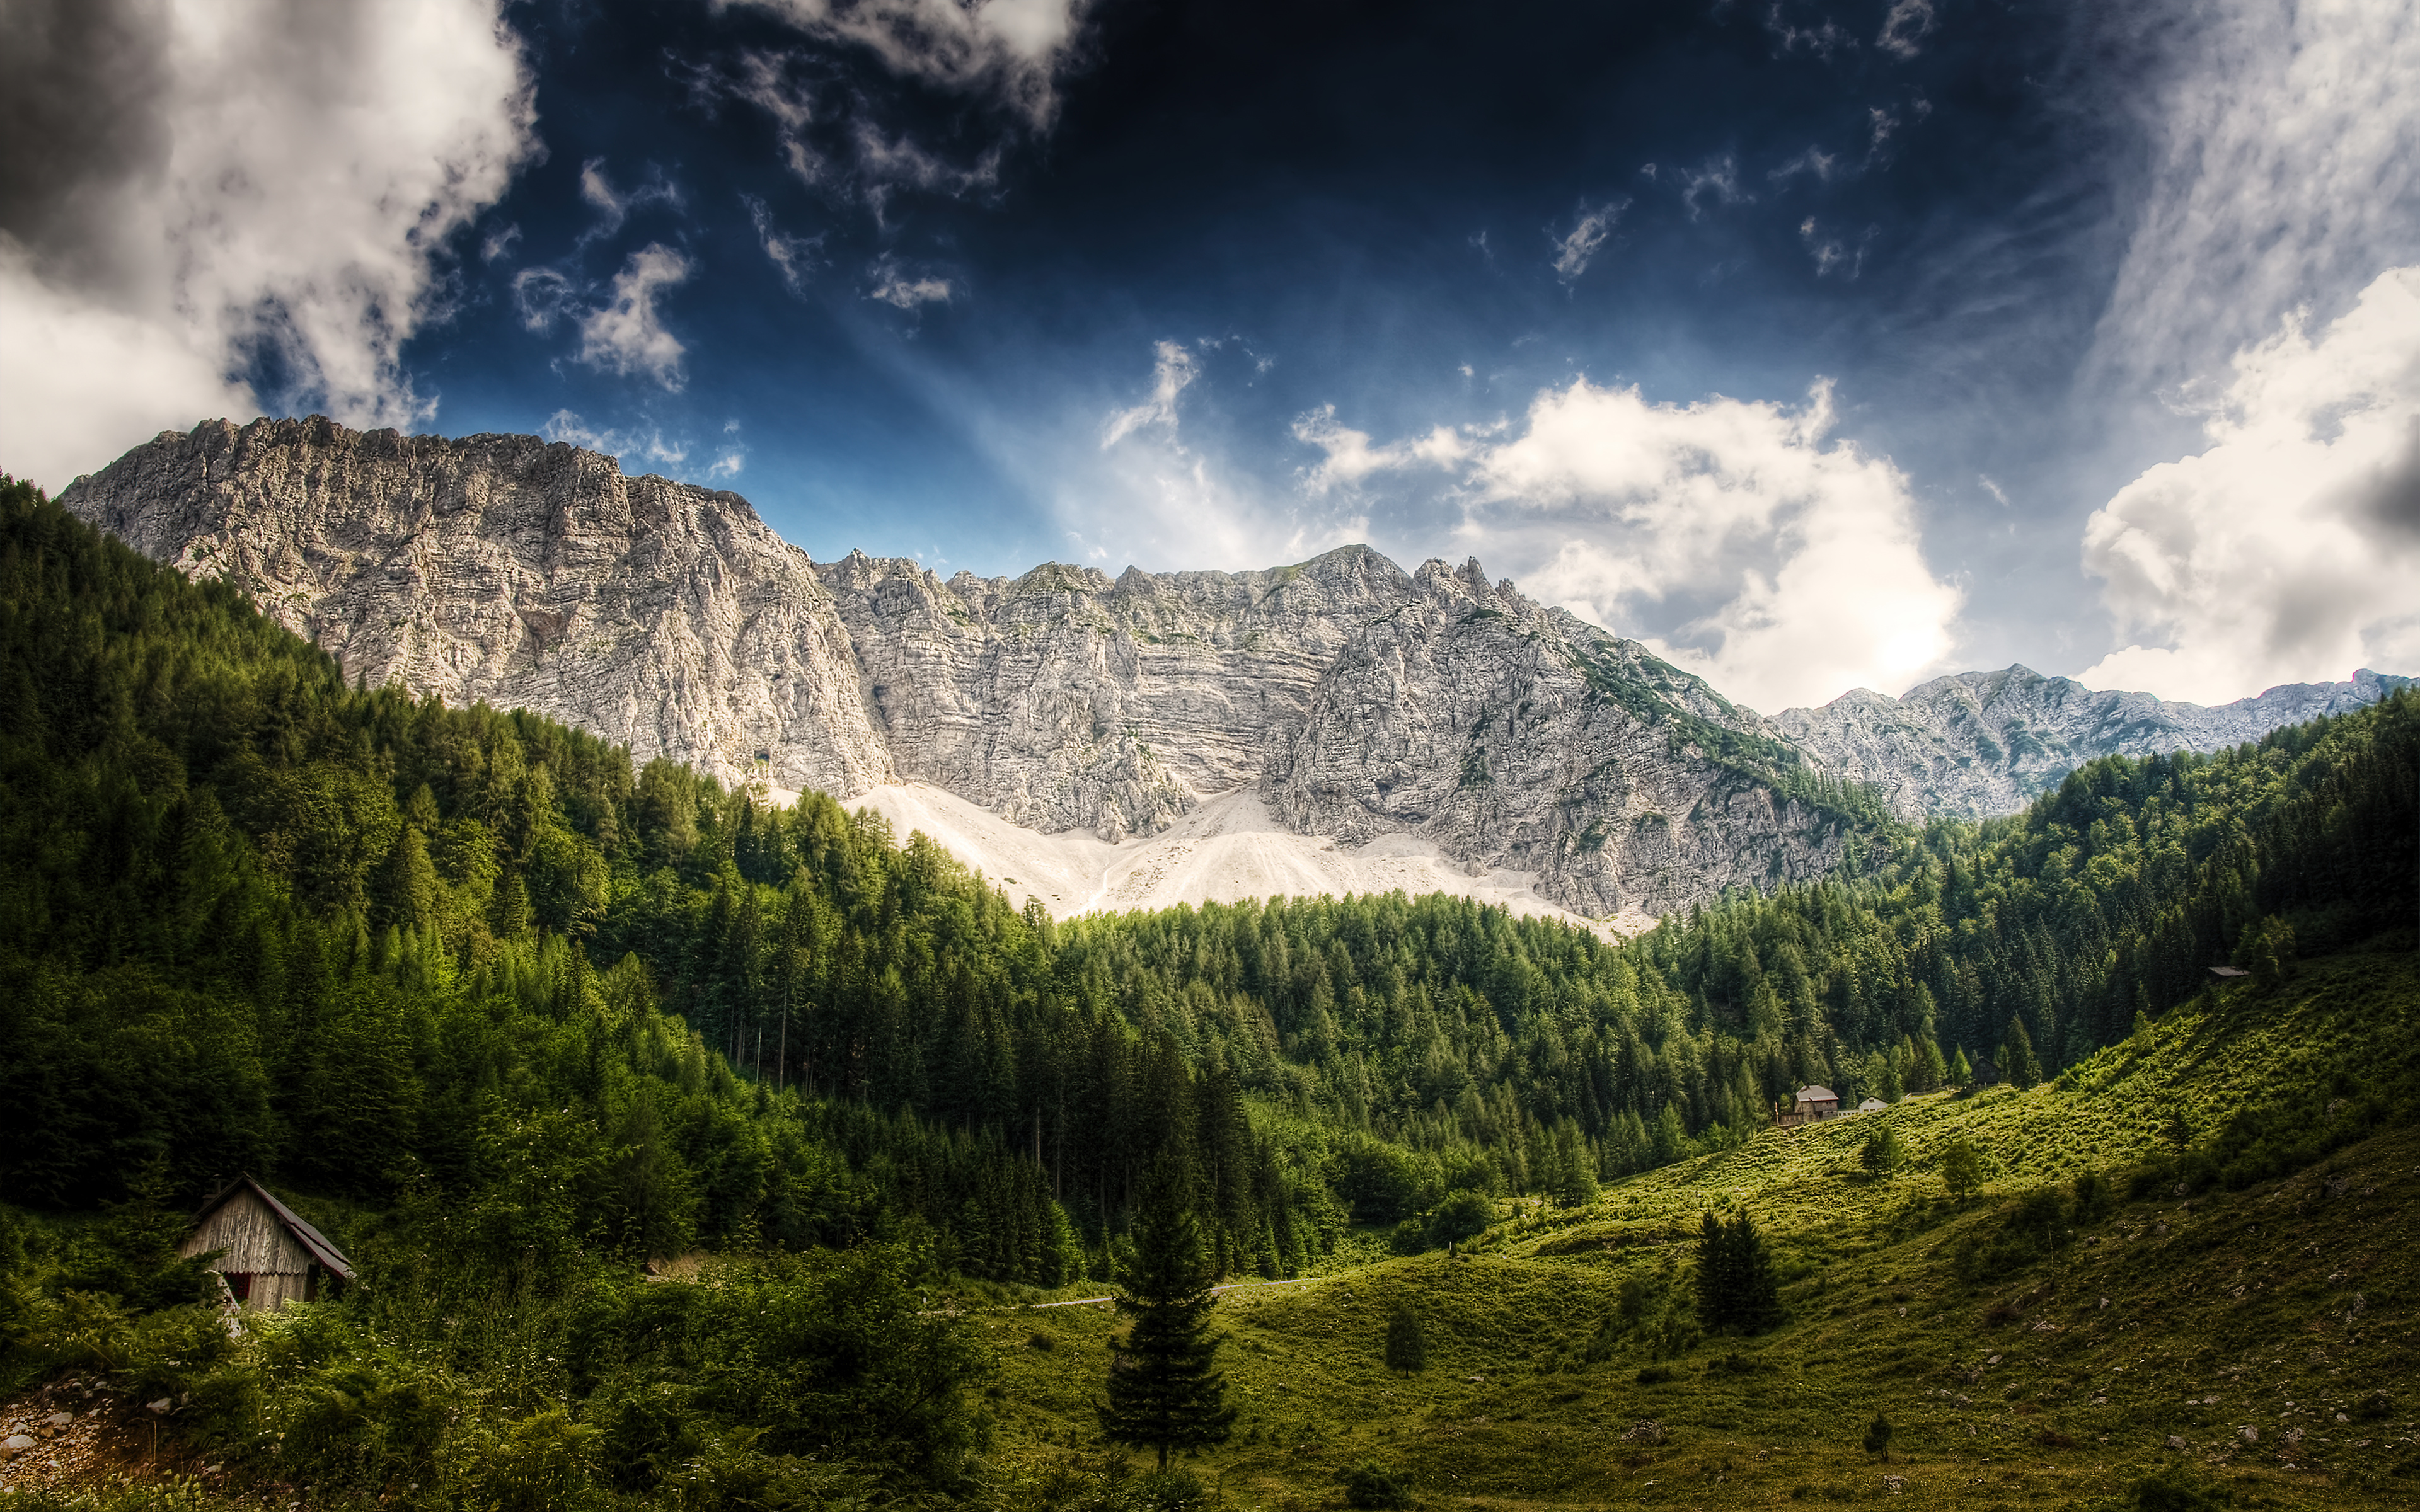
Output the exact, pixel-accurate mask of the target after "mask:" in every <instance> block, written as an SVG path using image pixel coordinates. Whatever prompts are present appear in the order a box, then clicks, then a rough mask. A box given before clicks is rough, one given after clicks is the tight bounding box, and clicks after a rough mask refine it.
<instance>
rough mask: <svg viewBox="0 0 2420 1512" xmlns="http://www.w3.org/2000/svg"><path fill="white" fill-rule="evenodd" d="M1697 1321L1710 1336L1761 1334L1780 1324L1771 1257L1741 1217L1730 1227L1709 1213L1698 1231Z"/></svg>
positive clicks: (1749, 1221) (1760, 1237) (1761, 1239)
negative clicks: (1725, 1331)
mask: <svg viewBox="0 0 2420 1512" xmlns="http://www.w3.org/2000/svg"><path fill="white" fill-rule="evenodd" d="M1697 1287H1698V1320H1699V1323H1701V1324H1702V1325H1703V1326H1704V1327H1705V1329H1706V1331H1707V1332H1708V1333H1710V1334H1711V1333H1714V1332H1716V1331H1719V1330H1722V1329H1726V1328H1734V1329H1737V1330H1739V1331H1740V1332H1741V1333H1743V1334H1761V1333H1762V1332H1764V1331H1765V1330H1766V1329H1768V1328H1771V1327H1772V1326H1773V1325H1774V1324H1776V1323H1777V1322H1779V1321H1781V1294H1780V1287H1779V1285H1778V1283H1776V1281H1775V1279H1774V1274H1773V1254H1772V1252H1771V1251H1770V1250H1769V1249H1767V1248H1766V1247H1765V1242H1764V1236H1763V1235H1762V1234H1761V1233H1759V1232H1757V1228H1756V1224H1755V1221H1754V1220H1753V1219H1751V1218H1749V1217H1748V1215H1747V1214H1746V1213H1745V1212H1743V1213H1741V1214H1740V1215H1739V1216H1738V1217H1736V1218H1733V1219H1731V1220H1730V1221H1729V1222H1728V1223H1727V1222H1725V1221H1723V1220H1722V1219H1720V1218H1717V1217H1715V1216H1714V1214H1713V1213H1712V1212H1708V1213H1707V1214H1706V1216H1705V1219H1704V1221H1703V1222H1702V1223H1701V1224H1700V1225H1699V1229H1698V1275H1697Z"/></svg>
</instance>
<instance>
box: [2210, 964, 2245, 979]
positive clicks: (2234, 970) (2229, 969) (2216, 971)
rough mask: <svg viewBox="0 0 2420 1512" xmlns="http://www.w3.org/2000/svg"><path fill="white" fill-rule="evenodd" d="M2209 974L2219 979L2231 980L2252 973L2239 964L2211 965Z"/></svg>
mask: <svg viewBox="0 0 2420 1512" xmlns="http://www.w3.org/2000/svg"><path fill="white" fill-rule="evenodd" d="M2210 974H2211V976H2213V977H2216V978H2217V979H2218V980H2221V981H2233V980H2235V979H2236V978H2238V977H2248V976H2250V975H2252V973H2250V972H2249V971H2246V970H2244V969H2243V968H2242V967H2241V966H2212V967H2211V968H2210Z"/></svg>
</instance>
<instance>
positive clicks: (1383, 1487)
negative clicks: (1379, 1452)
mask: <svg viewBox="0 0 2420 1512" xmlns="http://www.w3.org/2000/svg"><path fill="white" fill-rule="evenodd" d="M1342 1479H1343V1482H1344V1504H1345V1505H1347V1506H1351V1507H1359V1508H1362V1509H1363V1512H1401V1509H1402V1508H1404V1507H1408V1506H1410V1505H1411V1504H1412V1487H1411V1481H1410V1479H1409V1477H1407V1476H1405V1475H1404V1473H1403V1472H1402V1471H1400V1470H1397V1469H1395V1468H1394V1467H1393V1466H1391V1465H1385V1464H1381V1463H1379V1462H1378V1461H1377V1460H1375V1459H1364V1460H1361V1461H1360V1462H1358V1463H1357V1464H1356V1465H1354V1466H1353V1467H1352V1468H1351V1469H1350V1470H1347V1471H1345V1472H1344V1473H1343V1475H1342Z"/></svg>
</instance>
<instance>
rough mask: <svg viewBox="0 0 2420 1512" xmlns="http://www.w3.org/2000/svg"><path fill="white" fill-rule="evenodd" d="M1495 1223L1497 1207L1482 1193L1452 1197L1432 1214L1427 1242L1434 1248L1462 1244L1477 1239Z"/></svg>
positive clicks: (1448, 1197)
mask: <svg viewBox="0 0 2420 1512" xmlns="http://www.w3.org/2000/svg"><path fill="white" fill-rule="evenodd" d="M1495 1222H1496V1204H1495V1203H1493V1202H1490V1201H1488V1200H1487V1197H1486V1195H1485V1194H1483V1193H1479V1192H1455V1193H1451V1194H1449V1195H1448V1196H1447V1197H1446V1199H1445V1200H1444V1201H1443V1202H1440V1203H1438V1204H1437V1205H1436V1211H1435V1212H1432V1213H1430V1214H1429V1222H1428V1239H1429V1243H1430V1244H1431V1245H1437V1244H1453V1243H1459V1242H1462V1241H1464V1240H1466V1239H1476V1238H1478V1237H1479V1236H1480V1235H1481V1234H1483V1233H1485V1232H1486V1231H1487V1228H1488V1226H1489V1225H1491V1224H1493V1223H1495Z"/></svg>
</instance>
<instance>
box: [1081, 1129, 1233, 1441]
mask: <svg viewBox="0 0 2420 1512" xmlns="http://www.w3.org/2000/svg"><path fill="white" fill-rule="evenodd" d="M1182 1182H1183V1173H1182V1172H1181V1171H1180V1170H1178V1169H1176V1168H1174V1167H1173V1166H1172V1165H1164V1166H1163V1167H1162V1169H1161V1171H1160V1173H1159V1175H1158V1178H1157V1181H1156V1185H1157V1191H1156V1194H1155V1196H1154V1198H1153V1199H1152V1200H1150V1201H1148V1202H1147V1203H1146V1205H1145V1206H1144V1208H1143V1211H1142V1213H1141V1215H1140V1218H1139V1219H1138V1221H1137V1222H1136V1224H1135V1227H1134V1234H1133V1240H1134V1263H1133V1265H1132V1267H1131V1268H1130V1269H1129V1270H1128V1271H1127V1273H1126V1275H1125V1295H1123V1296H1121V1297H1120V1298H1119V1299H1118V1311H1119V1313H1120V1314H1121V1315H1122V1316H1124V1317H1125V1318H1127V1319H1131V1320H1132V1325H1133V1326H1132V1327H1131V1328H1130V1329H1128V1331H1127V1333H1126V1335H1125V1338H1124V1339H1122V1340H1120V1341H1118V1342H1117V1343H1116V1344H1114V1345H1113V1346H1112V1348H1111V1354H1110V1363H1109V1399H1108V1401H1107V1402H1106V1403H1105V1404H1104V1405H1103V1406H1102V1407H1101V1409H1100V1418H1101V1431H1102V1432H1103V1433H1104V1434H1105V1435H1107V1436H1108V1437H1109V1439H1110V1440H1112V1441H1113V1442H1116V1443H1127V1444H1133V1445H1136V1446H1138V1447H1146V1448H1150V1449H1154V1450H1156V1451H1157V1453H1158V1456H1159V1468H1160V1469H1161V1470H1162V1471H1165V1470H1167V1469H1168V1455H1169V1451H1170V1450H1171V1449H1186V1448H1192V1447H1195V1446H1197V1445H1202V1444H1212V1443H1225V1442H1226V1439H1227V1436H1228V1434H1229V1432H1230V1431H1231V1430H1232V1429H1233V1425H1234V1421H1235V1410H1234V1409H1233V1408H1232V1407H1229V1406H1227V1405H1226V1399H1225V1398H1226V1381H1225V1378H1224V1377H1223V1376H1221V1375H1220V1374H1219V1372H1218V1370H1217V1369H1216V1368H1215V1366H1214V1361H1215V1360H1216V1358H1217V1355H1218V1342H1219V1341H1218V1339H1217V1338H1216V1337H1215V1336H1214V1335H1212V1334H1211V1332H1210V1308H1211V1305H1212V1302H1213V1298H1212V1296H1211V1294H1210V1284H1211V1282H1212V1281H1214V1280H1215V1279H1217V1273H1215V1272H1214V1271H1213V1270H1212V1269H1211V1267H1210V1263H1209V1261H1208V1259H1207V1257H1205V1256H1204V1255H1203V1253H1202V1236H1201V1232H1200V1230H1199V1228H1198V1227H1196V1225H1195V1223H1194V1221H1193V1216H1192V1214H1191V1212H1190V1211H1187V1209H1186V1207H1185V1206H1184V1204H1183V1203H1182V1201H1181V1200H1180V1197H1179V1195H1178V1188H1179V1187H1180V1186H1181V1184H1182Z"/></svg>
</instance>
